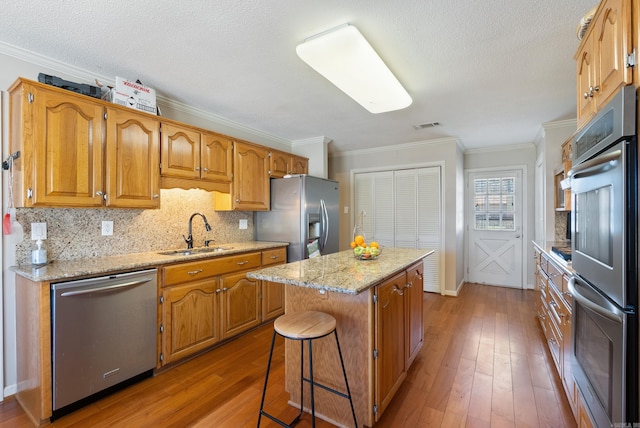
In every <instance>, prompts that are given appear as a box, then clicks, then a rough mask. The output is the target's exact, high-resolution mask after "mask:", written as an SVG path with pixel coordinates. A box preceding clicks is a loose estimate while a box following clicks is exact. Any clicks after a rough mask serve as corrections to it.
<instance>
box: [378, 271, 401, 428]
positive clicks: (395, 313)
mask: <svg viewBox="0 0 640 428" xmlns="http://www.w3.org/2000/svg"><path fill="white" fill-rule="evenodd" d="M405 285H406V274H405V273H404V272H402V273H400V274H398V275H396V276H394V277H392V278H390V279H389V280H387V281H385V282H384V283H382V284H381V285H378V286H377V287H376V296H377V299H376V300H377V301H376V306H375V317H376V319H375V326H376V327H375V345H374V346H375V349H376V351H377V352H376V353H377V357H376V359H375V383H376V390H375V403H376V405H377V407H378V412H377V413H376V420H378V418H379V417H380V416H381V415H382V413H383V412H384V410H385V409H386V408H387V406H388V405H389V402H390V401H391V399H392V398H393V396H394V394H395V393H396V391H397V390H398V388H399V387H400V385H401V384H402V381H403V380H404V378H405V377H406V376H407V371H406V367H405V362H406V359H405V350H406V342H405V312H406V308H405V302H406V300H405V296H404V293H405Z"/></svg>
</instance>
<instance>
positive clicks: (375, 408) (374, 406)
mask: <svg viewBox="0 0 640 428" xmlns="http://www.w3.org/2000/svg"><path fill="white" fill-rule="evenodd" d="M373 414H374V415H377V414H378V406H376V405H375V404H374V405H373Z"/></svg>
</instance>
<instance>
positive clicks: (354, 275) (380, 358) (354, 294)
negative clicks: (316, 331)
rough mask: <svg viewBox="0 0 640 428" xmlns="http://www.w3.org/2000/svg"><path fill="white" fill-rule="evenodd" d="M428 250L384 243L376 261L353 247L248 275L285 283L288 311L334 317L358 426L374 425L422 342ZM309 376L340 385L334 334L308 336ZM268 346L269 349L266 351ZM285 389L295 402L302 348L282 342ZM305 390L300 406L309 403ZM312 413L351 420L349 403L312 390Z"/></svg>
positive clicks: (332, 419)
mask: <svg viewBox="0 0 640 428" xmlns="http://www.w3.org/2000/svg"><path fill="white" fill-rule="evenodd" d="M432 253H433V250H431V251H429V250H424V249H404V248H384V250H383V252H382V254H381V255H380V257H378V258H377V259H375V260H358V259H356V258H355V257H354V256H353V252H352V251H351V250H347V251H342V252H339V253H334V254H329V255H326V256H321V257H317V258H313V259H309V260H302V261H299V262H293V263H288V264H285V265H279V266H274V267H268V268H264V269H260V270H257V271H251V272H249V273H247V276H248V277H250V278H254V279H261V280H266V281H272V282H278V283H282V284H285V285H286V287H285V313H292V312H300V311H305V310H316V311H322V312H326V313H328V314H331V315H333V316H334V317H335V318H336V321H337V331H338V337H339V338H340V344H341V348H342V354H343V359H344V363H345V368H346V371H347V377H348V379H349V387H350V389H351V394H352V397H353V404H354V407H355V411H356V416H357V419H358V425H359V426H373V425H374V424H375V422H376V421H377V420H378V419H379V418H380V417H381V416H382V413H383V412H384V410H385V408H386V407H387V406H388V404H389V402H390V401H391V399H392V398H393V396H394V394H395V393H396V391H397V390H398V388H399V387H400V385H401V384H402V382H403V381H404V378H405V377H406V374H407V370H408V369H409V367H410V366H411V364H412V363H413V360H414V359H415V357H416V355H417V353H418V351H419V350H420V349H421V347H422V342H423V326H422V297H423V290H422V278H423V272H424V271H423V263H422V260H423V259H424V258H425V257H427V256H429V255H430V254H432ZM313 346H314V348H313V364H314V378H315V379H316V380H317V381H318V382H320V383H323V384H325V385H327V386H329V387H333V388H335V389H338V390H342V391H344V390H345V389H344V380H343V378H342V373H341V370H340V362H339V358H338V352H337V350H336V346H335V340H334V339H333V337H332V336H327V337H325V338H322V339H318V340H315V341H314V342H313ZM265 352H266V350H265ZM285 358H286V389H287V391H288V392H289V393H290V403H291V404H292V405H294V406H297V407H299V406H300V379H299V373H300V347H299V345H298V343H296V342H294V341H291V340H287V341H286V344H285ZM309 396H310V395H309V394H308V393H305V403H304V407H305V408H310V407H309V406H310V403H309V402H308V401H307V399H308V398H309ZM315 405H316V416H318V417H320V418H323V419H325V420H327V421H329V422H331V423H334V424H336V425H339V426H351V425H352V420H351V411H350V408H349V403H348V401H347V400H345V399H344V398H341V397H338V396H335V395H333V394H330V393H328V392H327V391H324V390H322V389H320V388H316V389H315Z"/></svg>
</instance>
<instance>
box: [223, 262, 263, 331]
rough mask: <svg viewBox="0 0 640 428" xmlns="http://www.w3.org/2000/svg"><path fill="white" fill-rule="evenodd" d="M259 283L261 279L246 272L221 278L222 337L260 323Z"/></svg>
mask: <svg viewBox="0 0 640 428" xmlns="http://www.w3.org/2000/svg"><path fill="white" fill-rule="evenodd" d="M259 285H260V281H258V280H255V279H250V278H247V276H246V272H242V273H236V274H232V275H227V276H223V277H222V278H221V287H222V339H227V338H229V337H231V336H235V335H236V334H238V333H241V332H243V331H245V330H248V329H250V328H251V327H254V326H256V325H258V324H259V323H260V296H259V294H258V293H259V289H258V287H259Z"/></svg>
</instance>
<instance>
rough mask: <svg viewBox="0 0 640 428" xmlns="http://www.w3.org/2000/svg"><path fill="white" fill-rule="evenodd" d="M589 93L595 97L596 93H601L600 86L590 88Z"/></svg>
mask: <svg viewBox="0 0 640 428" xmlns="http://www.w3.org/2000/svg"><path fill="white" fill-rule="evenodd" d="M589 91H590V92H591V96H593V93H594V92H599V91H600V86H597V85H596V86H589Z"/></svg>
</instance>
